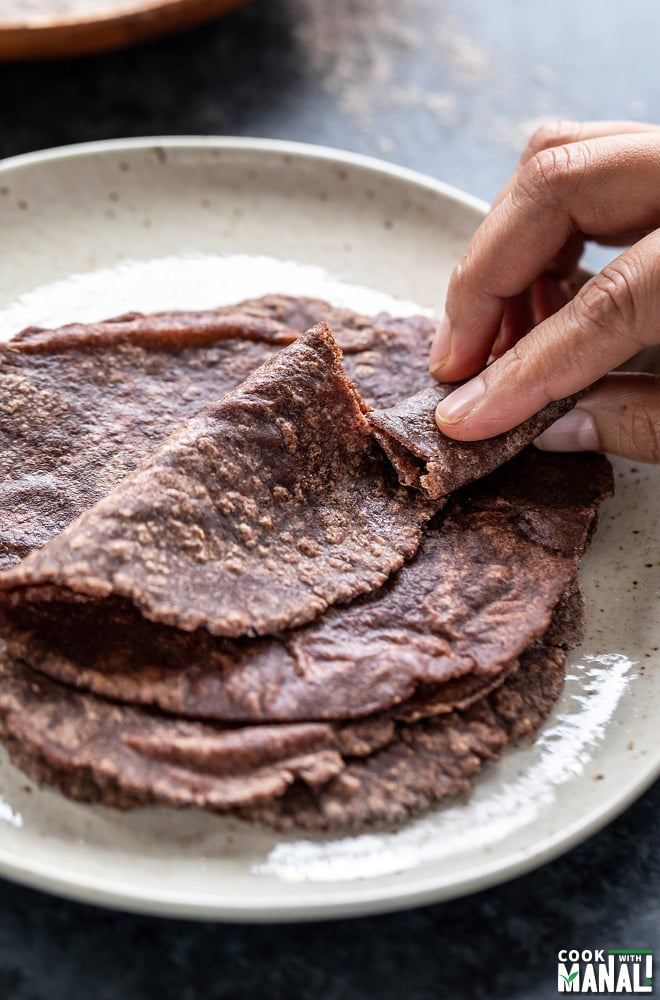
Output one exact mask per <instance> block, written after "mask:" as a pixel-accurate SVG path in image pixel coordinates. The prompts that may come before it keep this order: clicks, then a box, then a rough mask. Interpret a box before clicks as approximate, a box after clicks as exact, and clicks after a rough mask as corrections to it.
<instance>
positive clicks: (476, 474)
mask: <svg viewBox="0 0 660 1000" xmlns="http://www.w3.org/2000/svg"><path fill="white" fill-rule="evenodd" d="M455 388H456V386H454V385H437V386H434V387H431V388H426V389H423V390H422V391H421V392H418V393H416V394H415V395H414V396H411V397H410V398H409V399H404V400H402V401H401V402H398V403H397V404H396V405H395V406H393V407H390V408H389V409H385V410H378V411H376V412H375V413H371V414H369V422H370V423H371V425H372V427H373V429H374V434H375V436H376V438H377V440H378V441H379V442H380V444H381V445H382V447H383V448H384V449H385V451H386V453H387V455H388V456H389V458H390V460H391V461H392V464H393V465H394V467H395V469H396V470H397V474H398V476H399V480H400V481H401V482H402V483H404V484H405V485H406V486H415V487H417V488H418V489H420V490H423V491H424V492H425V493H426V494H427V495H428V496H430V497H442V496H445V495H446V494H448V493H452V492H453V491H454V490H457V489H460V487H461V486H464V485H465V484H466V483H471V482H473V481H474V480H476V479H480V478H481V477H482V476H485V475H487V474H488V473H489V472H492V471H493V470H494V469H497V468H498V467H499V466H500V465H504V463H505V462H508V461H509V459H511V458H513V457H514V456H515V455H517V454H518V453H519V452H520V451H522V449H523V448H524V447H526V445H528V444H531V443H532V441H534V439H535V438H537V437H538V436H539V434H540V433H541V432H542V431H544V430H545V429H546V428H547V427H549V426H550V424H552V423H554V421H555V420H558V419H559V417H561V416H563V414H564V413H568V411H569V410H571V409H572V408H573V407H574V406H575V404H576V403H577V401H578V399H580V398H581V396H582V395H583V394H584V393H576V394H574V395H573V396H567V397H566V399H559V400H556V401H555V402H553V403H549V404H548V405H547V406H546V407H545V408H544V409H543V410H541V411H540V412H539V413H536V414H534V416H532V417H530V418H529V420H525V421H524V423H522V424H519V425H518V427H514V428H513V430H510V431H506V432H505V433H504V434H498V435H497V436H496V437H493V438H489V439H487V440H484V441H455V440H454V439H453V438H449V437H447V435H446V434H443V433H442V431H440V430H439V428H438V426H437V424H436V422H435V409H436V406H437V405H438V403H439V402H440V400H441V399H444V398H445V396H448V395H449V393H450V392H451V391H452V390H453V389H455Z"/></svg>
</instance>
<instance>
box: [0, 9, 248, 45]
mask: <svg viewBox="0 0 660 1000" xmlns="http://www.w3.org/2000/svg"><path fill="white" fill-rule="evenodd" d="M243 3H245V0H8V2H6V3H2V4H0V59H5V60H19V59H44V58H46V59H48V58H60V57H63V56H73V55H83V54H86V53H90V52H101V51H104V50H107V49H119V48H123V47H124V46H128V45H137V44H139V43H140V42H145V41H147V40H149V39H151V38H157V37H159V36H161V35H167V34H171V33H173V32H175V31H179V30H182V29H184V28H190V27H193V26H194V25H196V24H201V23H202V22H203V21H209V20H211V19H212V18H214V17H217V16H218V15H219V14H223V13H225V11H229V10H232V9H233V8H234V7H239V6H240V5H241V4H243Z"/></svg>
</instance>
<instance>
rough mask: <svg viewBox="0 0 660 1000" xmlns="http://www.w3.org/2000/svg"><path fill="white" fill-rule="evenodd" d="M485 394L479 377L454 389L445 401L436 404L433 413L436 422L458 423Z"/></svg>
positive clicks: (483, 385) (484, 388)
mask: <svg viewBox="0 0 660 1000" xmlns="http://www.w3.org/2000/svg"><path fill="white" fill-rule="evenodd" d="M485 392H486V386H485V384H484V381H483V379H482V378H480V377H479V376H477V377H476V378H473V379H472V380H471V381H470V382H466V383H465V385H462V386H460V388H458V389H454V391H453V392H452V393H450V394H449V396H447V398H446V399H443V400H442V402H441V403H438V405H437V407H436V411H435V419H436V421H437V422H438V423H442V424H456V423H458V421H459V420H463V418H464V417H467V415H468V413H470V411H471V410H473V409H474V407H475V406H476V405H477V403H478V402H479V400H481V399H482V398H483V396H484V394H485Z"/></svg>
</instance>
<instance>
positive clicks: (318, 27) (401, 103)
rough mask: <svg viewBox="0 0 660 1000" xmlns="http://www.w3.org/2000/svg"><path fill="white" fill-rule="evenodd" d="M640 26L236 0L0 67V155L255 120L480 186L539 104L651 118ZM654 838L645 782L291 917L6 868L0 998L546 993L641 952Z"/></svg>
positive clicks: (651, 90) (518, 12)
mask: <svg viewBox="0 0 660 1000" xmlns="http://www.w3.org/2000/svg"><path fill="white" fill-rule="evenodd" d="M659 30H660V8H658V6H657V4H655V3H654V2H652V0H637V2H636V3H634V4H630V3H628V4H619V3H615V2H614V0H581V2H580V3H575V2H574V0H573V2H570V3H569V0H554V2H553V3H552V4H548V3H541V2H539V0H527V2H526V3H523V2H522V0H499V2H498V3H492V2H489V0H279V2H277V3H274V2H273V0H253V2H252V3H250V4H248V5H247V6H246V7H245V8H243V9H242V10H239V11H237V12H235V13H233V14H231V15H228V16H226V17H225V18H222V19H219V20H217V21H215V22H213V23H212V24H210V25H207V26H204V27H202V28H199V29H197V30H195V31H192V32H188V33H186V34H183V35H181V36H179V37H176V38H170V39H167V40H165V41H162V42H158V43H155V44H153V45H149V46H144V47H142V48H139V49H133V50H129V51H125V52H120V53H114V54H109V55H103V56H97V57H93V58H87V59H80V60H71V61H62V62H57V63H43V64H36V63H35V64H22V65H19V64H13V65H11V64H7V65H4V66H0V156H9V155H12V154H15V153H21V152H26V151H29V150H34V149H39V148H43V147H47V146H55V145H61V144H65V143H71V142H80V141H84V140H88V139H101V138H109V137H113V136H129V135H166V134H175V133H179V134H233V135H253V136H267V137H278V138H286V139H297V140H302V141H307V142H316V143H322V144H326V145H330V146H337V147H343V148H346V149H350V150H354V151H358V152H363V153H368V154H371V155H375V156H380V157H382V158H384V159H388V160H392V161H393V162H396V163H400V164H403V165H405V166H409V167H413V168H416V169H418V170H422V171H424V172H427V173H431V174H434V175H435V176H437V177H439V178H441V179H443V180H445V181H447V182H449V183H451V184H455V185H457V186H459V187H461V188H463V189H465V190H467V191H469V192H471V193H472V194H475V195H478V196H480V197H483V198H486V199H490V198H492V197H493V195H494V194H495V193H496V191H497V190H498V188H499V187H500V185H501V184H502V183H503V182H504V180H505V179H506V177H507V175H508V174H509V173H510V171H511V170H512V169H513V167H514V166H515V163H516V160H517V156H518V155H519V153H520V151H521V150H522V148H523V146H524V142H525V138H526V137H527V135H528V134H529V133H530V132H531V131H532V130H533V129H534V127H535V126H536V125H537V124H538V123H539V122H540V121H542V120H544V119H547V118H557V117H562V118H574V119H586V118H601V119H602V118H611V119H617V118H636V119H642V120H645V119H648V120H653V119H654V118H655V119H657V118H658V112H657V108H658V107H660V75H658V73H657V39H658V32H659ZM601 257H602V251H599V252H597V253H596V252H592V253H591V254H590V255H589V258H588V260H589V262H591V263H592V264H593V263H598V261H599V260H600V259H601ZM659 842H660V785H658V784H656V785H655V786H654V787H652V788H651V789H650V790H649V791H648V792H647V793H646V794H645V795H644V796H642V798H641V799H639V801H638V802H637V803H636V804H635V805H633V806H632V807H631V808H629V809H628V810H627V811H626V812H625V814H624V815H623V816H621V817H620V818H619V819H618V820H616V821H615V822H613V823H612V824H611V825H610V826H608V827H607V828H606V829H605V830H603V831H602V832H600V833H599V834H597V835H595V836H593V837H592V838H590V839H589V840H588V841H587V842H586V843H584V844H583V845H581V846H580V847H578V848H576V849H574V850H573V851H571V852H570V853H568V854H566V855H565V856H564V857H562V858H560V859H559V860H557V861H555V862H553V863H552V864H548V865H546V866H544V867H543V868H540V869H539V870H537V871H535V872H533V873H531V874H529V875H527V876H525V877H522V878H518V879H516V880H514V881H512V882H509V883H507V884H505V885H502V886H500V887H497V888H494V889H490V890H488V891H485V892H482V893H479V894H477V895H473V896H469V897H466V898H464V899H460V900H456V901H453V902H447V903H442V904H438V905H434V906H429V907H425V908H423V909H418V910H413V911H409V912H405V913H398V914H392V915H385V916H379V917H369V918H361V919H356V920H342V921H336V922H332V923H323V924H309V925H304V924H290V925H279V926H271V927H267V926H239V925H231V924H220V923H217V924H203V923H202V924H195V923H192V922H184V921H178V920H160V919H155V918H150V917H141V916H134V915H127V914H122V913H117V912H113V911H109V910H103V909H100V908H94V907H89V906H84V905H81V904H77V903H72V902H68V901H63V900H59V899H56V898H53V897H50V896H47V895H43V894H41V893H38V892H35V891H32V890H28V889H24V888H22V887H19V886H15V885H11V884H9V883H4V884H3V907H2V911H1V913H0V997H2V998H3V1000H65V998H66V1000H79V998H80V1000H87V998H92V997H93V998H94V1000H141V998H151V997H159V998H162V1000H169V998H172V1000H216V998H218V1000H219V998H231V1000H235V998H243V997H245V998H247V997H250V998H251V997H259V998H260V1000H270V998H280V997H281V998H287V1000H296V998H298V997H305V998H306V997H323V998H324V1000H334V998H337V1000H357V998H363V997H364V998H372V997H373V998H378V1000H389V998H399V997H401V998H404V997H405V998H406V1000H417V998H419V1000H427V998H428V1000H435V998H440V997H452V998H458V1000H460V998H463V997H465V998H470V1000H479V998H489V1000H500V998H502V1000H523V998H524V1000H539V998H544V997H552V996H555V995H556V953H557V950H558V949H559V948H562V947H578V948H605V949H608V948H613V947H614V948H617V947H618V948H620V947H636V948H654V947H655V948H656V949H657V951H656V959H657V958H658V957H660V852H658V850H657V849H656V845H657V844H658V843H659Z"/></svg>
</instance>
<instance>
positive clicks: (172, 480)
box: [0, 324, 437, 636]
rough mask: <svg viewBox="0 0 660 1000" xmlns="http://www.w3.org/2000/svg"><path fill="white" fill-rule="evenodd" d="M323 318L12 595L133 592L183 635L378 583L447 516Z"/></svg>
mask: <svg viewBox="0 0 660 1000" xmlns="http://www.w3.org/2000/svg"><path fill="white" fill-rule="evenodd" d="M340 359H341V353H340V351H339V350H338V348H337V347H336V346H335V344H334V341H333V339H332V337H331V335H330V332H329V329H328V327H327V326H326V325H324V324H321V325H319V326H318V327H315V328H313V329H312V330H311V331H310V332H309V333H307V334H305V335H303V336H301V337H300V338H299V339H298V340H296V341H294V343H293V344H291V345H290V346H289V347H287V348H285V349H284V350H283V351H281V352H280V353H278V354H277V355H275V356H274V357H273V358H271V359H269V360H268V361H267V362H266V363H265V364H264V365H262V366H261V368H259V369H257V370H256V371H255V372H253V373H252V374H251V375H249V376H248V378H247V379H246V380H245V381H244V382H243V383H241V385H240V386H239V387H238V388H236V389H234V390H232V391H230V392H229V393H227V394H226V395H225V396H223V397H222V399H221V400H219V401H218V402H217V403H213V404H210V405H208V406H206V407H205V408H204V409H202V410H201V411H200V412H199V413H198V414H197V415H196V416H195V417H192V418H190V419H189V420H188V421H186V422H185V423H184V424H182V426H181V427H179V428H178V429H177V431H175V433H174V434H172V435H171V436H170V437H169V438H168V439H167V440H166V441H165V442H164V444H162V445H161V447H160V448H158V449H157V450H156V451H155V452H154V454H153V455H152V456H151V458H150V459H149V460H148V461H147V462H145V463H144V465H142V466H141V467H140V468H139V469H138V470H137V471H136V472H134V473H132V474H131V475H130V476H129V477H128V478H127V479H125V480H124V481H123V482H122V483H120V485H119V486H118V487H117V488H116V489H115V490H113V491H112V493H110V494H109V495H108V496H106V497H105V498H103V499H102V500H100V501H99V502H98V503H96V504H95V505H94V507H92V508H91V509H90V510H89V511H87V512H86V513H85V514H83V515H82V516H81V517H80V518H78V519H77V520H76V521H75V522H74V523H73V524H71V525H69V526H68V527H67V528H65V529H64V530H63V531H62V532H61V533H60V534H59V535H58V536H57V537H56V538H54V539H52V540H51V541H50V542H49V543H48V544H47V545H45V546H44V547H43V548H42V549H40V550H38V551H37V552H34V553H32V554H31V555H29V556H28V557H27V558H26V559H24V560H23V562H22V563H20V564H19V565H18V566H17V567H15V568H13V569H11V570H9V571H7V572H6V573H4V574H2V575H0V594H2V600H3V602H9V603H10V604H19V603H21V602H24V601H27V602H29V603H35V604H40V603H44V602H45V603H48V602H52V601H55V602H57V603H58V604H66V603H69V602H70V603H72V604H74V605H76V604H79V603H87V604H90V603H93V604H94V605H98V604H102V603H103V602H104V601H106V600H107V599H108V598H118V599H124V600H126V601H128V602H130V603H131V604H133V605H134V606H135V607H136V608H137V609H138V610H139V611H140V613H141V614H142V615H144V617H145V618H147V619H149V620H151V621H156V622H160V623H162V624H165V625H170V626H174V627H176V628H178V629H181V630H184V631H186V632H191V631H194V630H196V629H200V628H203V629H206V630H207V631H208V632H209V633H210V634H212V635H223V636H242V635H248V636H249V635H252V636H254V635H264V634H268V633H273V632H279V631H281V630H282V629H287V628H295V627H296V626H299V625H302V624H304V623H305V622H307V621H310V620H312V619H313V618H315V617H317V616H318V615H319V614H320V613H321V612H322V611H324V610H325V609H326V608H327V607H328V606H329V605H331V604H336V603H339V602H348V601H350V600H352V599H353V598H355V597H356V596H357V595H358V594H362V593H366V592H369V591H371V590H374V589H376V588H378V587H379V586H381V584H382V583H384V581H385V580H386V579H387V578H388V577H389V576H390V574H391V573H392V572H394V571H395V570H396V569H398V568H399V567H400V566H401V565H402V563H403V561H404V560H405V559H408V558H410V557H411V556H412V555H413V554H414V553H415V551H416V550H417V548H418V547H419V543H420V541H421V537H422V528H423V524H424V522H425V521H426V520H428V518H429V517H430V516H431V514H432V513H433V512H434V510H435V509H436V508H437V503H435V502H428V501H426V502H424V501H422V502H420V501H419V499H418V498H416V497H415V496H414V494H413V492H412V491H410V490H407V489H406V488H405V487H401V486H399V484H398V482H397V481H396V478H395V477H394V476H393V475H392V472H391V469H390V467H389V464H388V462H387V460H386V459H385V458H384V456H383V455H382V452H380V451H379V449H378V448H377V447H376V446H375V445H374V444H373V440H372V437H371V434H370V431H369V425H368V424H367V421H366V419H365V416H364V412H363V411H364V408H365V407H364V404H363V402H362V400H361V399H360V397H359V396H358V394H357V392H356V390H355V388H354V386H353V385H352V383H351V382H349V380H348V379H347V378H346V376H345V374H344V371H343V368H342V365H341V360H340Z"/></svg>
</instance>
